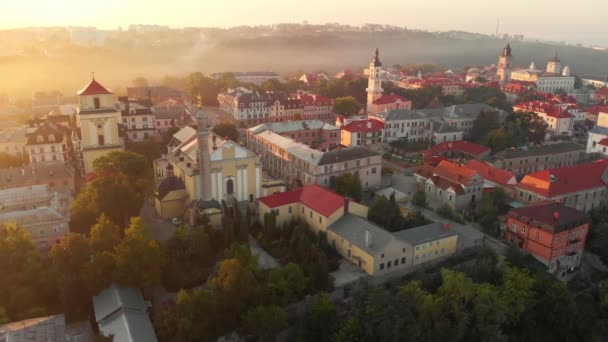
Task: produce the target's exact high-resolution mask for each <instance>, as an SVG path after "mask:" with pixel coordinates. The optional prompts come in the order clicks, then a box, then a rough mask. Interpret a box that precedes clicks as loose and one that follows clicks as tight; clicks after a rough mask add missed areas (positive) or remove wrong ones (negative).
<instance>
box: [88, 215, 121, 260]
mask: <svg viewBox="0 0 608 342" xmlns="http://www.w3.org/2000/svg"><path fill="white" fill-rule="evenodd" d="M89 242H90V244H91V248H92V250H93V251H94V252H95V253H103V252H111V251H113V250H114V248H115V247H116V246H117V245H118V243H119V242H120V228H119V227H118V226H117V225H116V224H114V223H113V222H112V221H110V219H109V218H108V217H107V216H106V215H105V214H101V216H99V218H98V219H97V223H96V224H95V225H93V226H92V227H91V237H90V240H89Z"/></svg>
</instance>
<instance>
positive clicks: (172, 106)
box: [152, 99, 196, 135]
mask: <svg viewBox="0 0 608 342" xmlns="http://www.w3.org/2000/svg"><path fill="white" fill-rule="evenodd" d="M152 112H153V113H154V119H155V126H156V130H157V131H158V132H157V134H159V135H162V134H164V133H165V132H167V131H168V130H169V129H170V128H173V127H179V128H183V127H185V126H194V125H196V119H195V118H194V117H193V116H192V114H191V113H190V111H189V110H188V108H186V106H185V105H184V103H183V101H181V100H173V99H169V100H167V101H164V102H161V103H159V104H157V105H155V106H154V107H152Z"/></svg>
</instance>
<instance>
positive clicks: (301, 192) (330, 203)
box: [260, 185, 345, 217]
mask: <svg viewBox="0 0 608 342" xmlns="http://www.w3.org/2000/svg"><path fill="white" fill-rule="evenodd" d="M344 201H345V200H344V197H342V196H340V195H338V194H337V193H335V192H333V191H331V190H329V189H327V188H324V187H322V186H319V185H307V186H304V187H301V188H298V189H295V190H293V191H286V192H279V193H275V194H273V195H269V196H264V197H260V202H262V203H264V204H265V205H267V206H268V207H270V208H276V207H280V206H283V205H286V204H290V203H298V202H299V203H301V204H304V205H305V206H307V207H309V208H311V209H312V210H314V211H316V212H318V213H319V214H321V215H323V216H325V217H328V216H330V215H331V214H333V213H335V212H336V210H338V209H340V208H342V207H343V206H344Z"/></svg>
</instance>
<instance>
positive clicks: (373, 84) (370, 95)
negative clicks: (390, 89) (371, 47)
mask: <svg viewBox="0 0 608 342" xmlns="http://www.w3.org/2000/svg"><path fill="white" fill-rule="evenodd" d="M381 71H382V62H380V58H379V57H378V49H377V48H376V53H375V54H374V58H373V59H372V61H371V62H370V63H369V79H368V82H367V89H366V91H367V108H371V105H372V104H373V103H374V101H375V100H376V99H378V98H379V97H381V96H382V92H383V91H384V89H382V77H381V75H380V74H381Z"/></svg>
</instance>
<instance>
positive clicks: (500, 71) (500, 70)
mask: <svg viewBox="0 0 608 342" xmlns="http://www.w3.org/2000/svg"><path fill="white" fill-rule="evenodd" d="M512 66H513V55H511V45H510V44H509V43H507V45H506V46H505V48H504V49H502V53H501V54H500V57H499V58H498V67H497V69H496V75H497V76H498V80H499V82H500V84H503V85H504V84H507V83H509V82H510V81H511V67H512Z"/></svg>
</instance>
